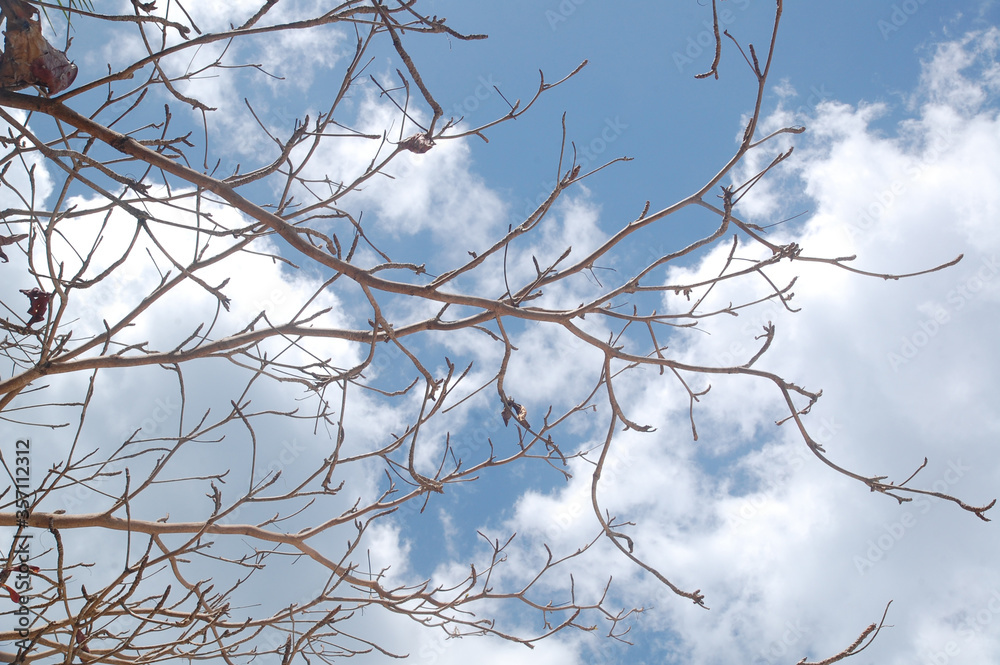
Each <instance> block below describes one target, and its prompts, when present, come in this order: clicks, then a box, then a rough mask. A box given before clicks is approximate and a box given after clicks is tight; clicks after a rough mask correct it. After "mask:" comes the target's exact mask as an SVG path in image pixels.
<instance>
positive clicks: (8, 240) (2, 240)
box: [0, 233, 28, 263]
mask: <svg viewBox="0 0 1000 665" xmlns="http://www.w3.org/2000/svg"><path fill="white" fill-rule="evenodd" d="M27 237H28V234H27V233H18V234H16V235H12V236H0V261H3V262H4V263H7V262H8V261H9V260H10V259H8V258H7V255H6V254H4V253H3V246H4V245H13V244H14V243H15V242H21V241H22V240H24V239H25V238H27Z"/></svg>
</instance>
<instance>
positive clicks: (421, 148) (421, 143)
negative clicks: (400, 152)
mask: <svg viewBox="0 0 1000 665" xmlns="http://www.w3.org/2000/svg"><path fill="white" fill-rule="evenodd" d="M399 146H400V147H401V148H405V149H406V150H409V151H410V152H415V153H417V154H418V155H422V154H424V153H425V152H427V151H428V150H430V149H431V148H433V147H434V140H433V139H429V138H427V135H426V134H414V135H413V136H410V137H408V138H405V139H403V140H402V141H400V142H399Z"/></svg>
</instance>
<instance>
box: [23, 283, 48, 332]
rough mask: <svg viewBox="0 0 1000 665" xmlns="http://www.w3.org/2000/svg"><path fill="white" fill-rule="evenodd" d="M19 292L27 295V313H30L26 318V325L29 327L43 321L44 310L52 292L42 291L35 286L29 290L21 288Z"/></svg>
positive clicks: (46, 308)
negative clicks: (28, 317)
mask: <svg viewBox="0 0 1000 665" xmlns="http://www.w3.org/2000/svg"><path fill="white" fill-rule="evenodd" d="M21 293H23V294H24V295H26V296H28V300H29V301H30V305H29V307H28V314H31V318H30V319H28V327H29V328H30V327H31V326H33V325H35V324H36V323H38V322H39V321H44V320H45V312H46V311H47V310H48V308H49V300H51V299H52V294H51V293H46V292H45V291H42V290H41V289H40V288H38V287H37V286H36V287H35V288H33V289H31V290H30V291H28V290H27V289H21Z"/></svg>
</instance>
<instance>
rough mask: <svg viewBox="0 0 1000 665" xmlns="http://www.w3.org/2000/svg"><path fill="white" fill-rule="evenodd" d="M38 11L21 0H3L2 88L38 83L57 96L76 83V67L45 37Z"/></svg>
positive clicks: (0, 7)
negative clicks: (4, 21)
mask: <svg viewBox="0 0 1000 665" xmlns="http://www.w3.org/2000/svg"><path fill="white" fill-rule="evenodd" d="M36 13H37V10H36V9H35V8H34V7H32V6H31V5H29V4H28V3H26V2H22V1H21V0H0V15H2V16H3V18H5V19H6V20H7V25H6V30H5V31H4V50H3V53H2V54H0V88H3V89H6V90H18V89H20V88H24V87H26V86H29V85H37V86H39V87H43V88H45V89H46V90H47V91H48V93H49V94H50V95H54V94H56V93H57V92H61V91H63V90H65V89H66V88H68V87H69V86H70V85H72V84H73V81H74V80H75V79H76V74H77V67H76V65H75V64H73V63H72V62H70V60H69V58H67V57H66V54H65V53H64V52H62V51H60V50H59V49H57V48H55V47H54V46H52V45H51V44H49V42H48V41H47V40H46V39H45V37H43V36H42V26H41V22H40V21H39V20H38V18H37V17H36V16H35V14H36Z"/></svg>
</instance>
